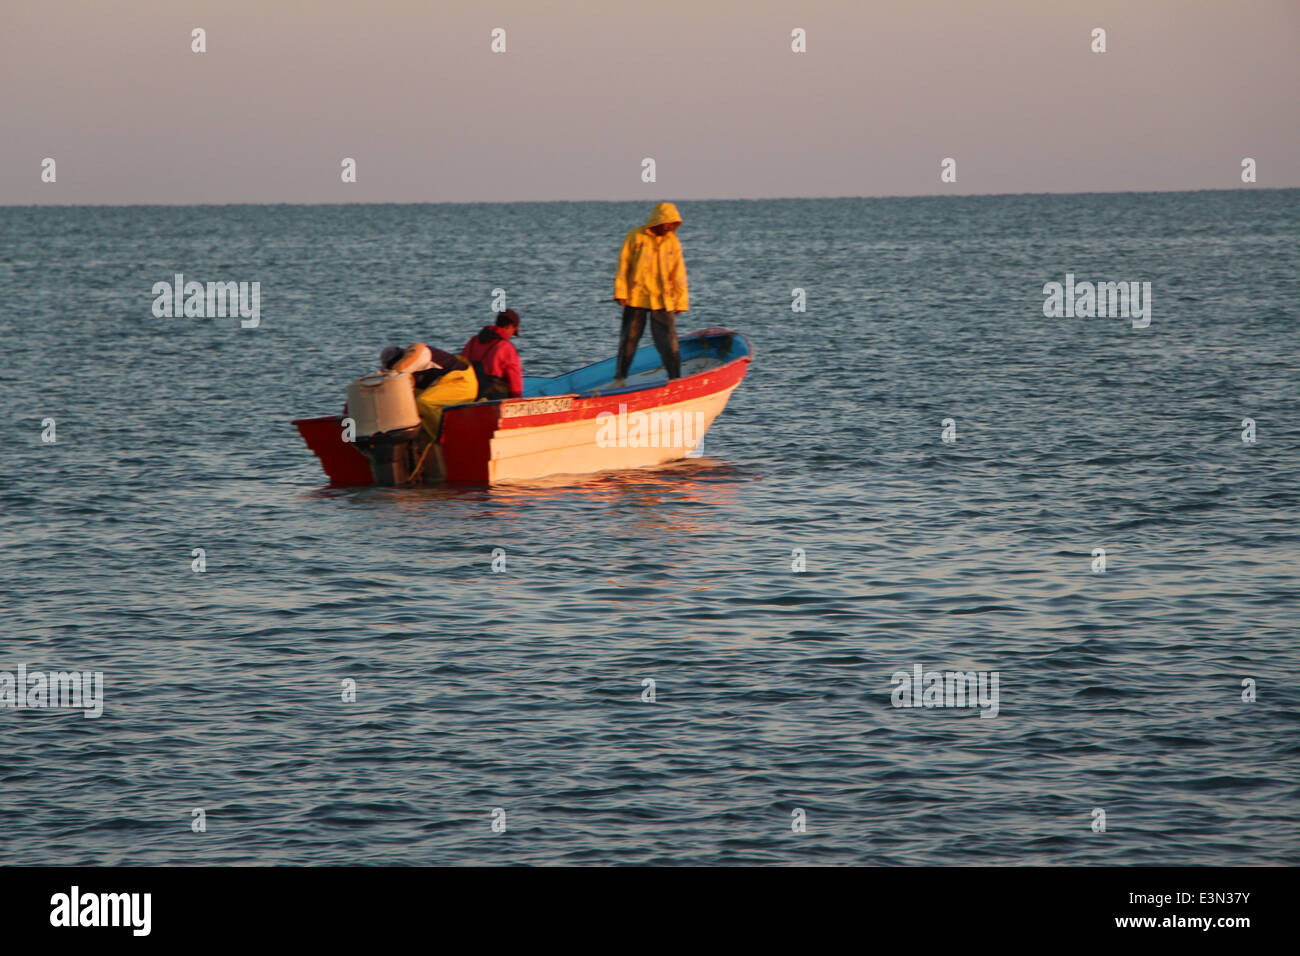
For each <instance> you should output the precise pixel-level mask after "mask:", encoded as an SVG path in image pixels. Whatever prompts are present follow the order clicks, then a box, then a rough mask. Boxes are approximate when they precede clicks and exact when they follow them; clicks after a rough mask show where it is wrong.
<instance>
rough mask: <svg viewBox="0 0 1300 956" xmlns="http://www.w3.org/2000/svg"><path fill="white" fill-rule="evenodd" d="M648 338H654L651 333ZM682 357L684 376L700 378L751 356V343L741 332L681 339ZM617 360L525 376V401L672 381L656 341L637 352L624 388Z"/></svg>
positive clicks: (630, 389) (613, 392)
mask: <svg viewBox="0 0 1300 956" xmlns="http://www.w3.org/2000/svg"><path fill="white" fill-rule="evenodd" d="M645 337H646V338H650V334H649V331H648V330H647V332H646V336H645ZM678 350H679V351H680V353H681V356H682V377H683V378H685V377H687V376H690V375H698V374H699V373H700V372H707V371H708V370H709V369H712V368H718V367H719V366H722V365H726V364H727V363H728V362H733V361H735V360H736V359H738V358H741V357H743V356H745V355H748V354H749V351H750V349H749V342H748V341H747V340H746V339H745V337H744V336H743V335H740V334H739V333H737V332H730V331H719V332H714V333H711V334H708V335H691V336H687V337H684V338H681V339H679V340H678ZM617 361H618V360H617V358H609V359H605V361H603V362H597V363H596V364H595V365H588V366H587V367H586V368H580V369H576V370H574V371H572V372H565V373H564V374H563V375H557V376H555V377H554V378H532V377H528V376H525V377H524V398H536V397H538V396H542V395H573V394H577V395H578V396H579V397H586V396H591V395H621V394H623V393H624V392H636V391H640V390H641V389H645V388H657V387H658V386H660V385H664V384H665V383H667V381H668V373H667V372H666V371H665V370H664V364H663V360H662V359H660V358H659V351H658V349H656V348H655V347H654V344H653V341H652V342H650V343H649V344H646V345H643V346H641V347H640V348H639V349H637V350H636V355H635V356H634V357H633V359H632V367H631V368H630V369H629V370H628V374H627V381H626V383H625V384H624V385H621V386H618V387H615V385H614V372H615V371H617Z"/></svg>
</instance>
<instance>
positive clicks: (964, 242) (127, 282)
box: [0, 189, 1300, 864]
mask: <svg viewBox="0 0 1300 956" xmlns="http://www.w3.org/2000/svg"><path fill="white" fill-rule="evenodd" d="M658 198H661V197H657V196H656V197H650V198H649V199H647V201H646V202H641V203H572V204H563V203H559V204H518V205H413V206H314V207H304V206H267V207H251V206H230V207H182V208H177V207H171V208H168V207H129V208H102V207H101V208H85V207H70V208H6V209H2V210H0V331H2V332H3V350H4V359H3V372H2V374H0V408H3V410H4V415H3V421H2V423H0V428H2V429H3V430H2V431H0V439H2V440H3V446H2V449H0V671H5V672H10V673H16V671H17V668H18V667H19V666H20V665H22V666H25V667H26V668H27V669H28V670H29V671H33V670H37V669H44V670H72V669H76V670H81V671H99V672H102V674H103V681H104V684H103V715H102V716H101V717H99V718H98V719H86V718H85V717H83V716H82V715H81V714H79V713H75V712H70V711H66V710H63V711H56V710H38V709H27V710H16V709H0V863H60V864H73V863H89V864H111V863H124V862H125V863H139V864H145V863H154V864H158V863H172V864H187V863H259V864H271V863H308V864H318V863H338V864H349V863H356V864H377V863H399V864H447V863H453V864H462V863H491V864H500V863H528V864H545V863H597V864H635V863H674V864H685V863H692V864H712V863H727V864H734V863H829V864H847V863H865V864H985V863H992V864H1008V863H1037V864H1157V863H1160V864H1182V863H1191V864H1260V863H1270V864H1281V863H1292V864H1294V863H1296V862H1298V861H1300V826H1298V825H1297V819H1298V817H1300V812H1298V811H1300V773H1298V772H1297V768H1298V767H1300V760H1298V759H1297V758H1300V665H1298V655H1297V651H1296V647H1297V643H1298V642H1300V609H1298V594H1300V527H1298V526H1297V508H1298V506H1300V345H1298V344H1297V334H1296V333H1297V302H1300V279H1298V278H1297V277H1298V276H1300V215H1298V214H1300V191H1294V190H1291V191H1253V190H1247V189H1242V190H1240V191H1231V192H1197V193H1163V194H1121V195H1080V196H1004V197H975V198H951V199H949V198H918V199H880V200H865V199H863V200H816V201H812V200H810V201H804V200H789V201H755V202H682V203H680V208H681V210H682V213H683V215H684V217H685V225H684V226H683V228H682V230H681V232H680V233H679V235H680V237H681V239H682V241H683V245H684V248H685V252H686V261H687V265H688V268H689V270H690V277H691V283H692V306H693V308H692V310H691V312H690V313H689V314H688V315H686V316H683V317H682V323H681V324H682V329H683V331H687V330H690V329H693V328H703V327H708V326H728V327H730V328H733V329H737V330H739V331H742V332H744V333H745V334H746V335H747V336H748V337H749V338H750V340H751V341H752V343H753V346H754V349H755V352H756V360H755V362H754V364H753V365H752V366H751V369H750V372H749V375H748V377H747V379H746V380H745V382H744V383H743V384H742V385H741V387H740V388H739V389H738V390H737V391H736V393H735V395H734V396H733V398H732V400H731V404H730V406H729V407H728V408H727V410H726V412H725V413H724V414H723V415H722V416H721V417H720V418H719V419H718V421H717V422H716V423H715V425H714V427H713V429H712V430H711V431H710V432H709V435H708V437H707V439H706V440H705V443H704V451H705V455H704V457H702V458H699V459H696V460H691V461H688V462H685V463H681V464H678V465H673V466H668V467H664V468H661V469H657V470H650V471H644V472H638V473H625V474H610V475H602V476H593V477H585V478H575V479H564V480H558V481H550V482H547V483H544V484H542V485H539V486H535V487H518V488H492V489H486V488H470V489H454V490H439V489H433V490H392V489H389V490H380V489H363V490H330V489H328V488H326V487H323V485H322V476H321V472H320V468H319V465H318V463H317V461H316V459H315V458H314V457H313V456H312V455H311V454H310V453H309V452H308V451H307V450H306V448H305V447H304V446H303V445H302V443H301V441H300V440H299V438H298V436H297V434H296V432H295V431H294V429H293V428H292V427H291V426H290V424H289V422H290V420H291V419H293V418H296V417H304V416H308V415H317V414H331V413H335V412H337V411H338V409H339V407H340V406H341V404H342V401H343V397H344V388H345V386H346V383H347V382H348V380H350V379H351V378H354V377H356V376H357V375H359V374H362V373H364V372H366V371H369V370H370V369H371V368H373V366H374V363H375V357H376V356H377V354H378V352H379V350H380V349H381V348H382V347H383V346H385V345H389V344H397V345H403V344H406V343H407V342H410V341H414V340H422V341H427V342H430V343H432V344H437V345H440V346H441V347H444V348H449V349H458V348H459V347H460V345H461V344H463V342H464V341H465V339H467V338H468V337H469V335H470V334H471V333H473V332H474V331H475V330H476V329H477V328H479V327H480V326H481V325H482V324H483V323H484V322H485V321H486V320H487V319H488V317H489V315H490V309H491V307H492V304H493V294H494V293H493V290H495V289H501V290H504V293H505V296H506V303H507V305H509V306H510V307H513V308H515V309H517V310H518V311H519V312H520V313H521V314H522V316H523V334H522V335H521V337H520V338H519V340H518V343H519V346H520V351H521V354H522V356H523V360H524V365H525V372H526V374H534V375H542V374H555V373H558V372H562V371H565V370H568V369H570V368H573V367H576V366H578V365H583V364H587V363H589V362H592V361H596V360H598V359H601V358H605V357H608V356H609V355H611V354H612V353H613V349H614V345H615V341H616V336H617V321H618V315H617V309H616V307H614V306H613V304H612V303H610V302H609V301H608V300H609V297H610V294H611V288H610V286H611V276H612V272H613V267H614V262H615V258H616V256H617V252H618V247H619V242H620V240H621V238H622V236H623V234H624V232H625V231H626V230H627V229H628V228H630V227H631V226H632V225H634V224H636V223H638V222H640V221H642V220H643V219H644V217H645V216H646V215H647V213H648V212H649V210H650V207H651V204H652V200H654V199H658ZM662 198H674V197H662ZM176 273H183V274H184V276H185V277H186V279H193V280H198V281H204V282H206V281H246V282H254V281H255V282H259V283H260V290H261V301H260V308H261V312H260V325H259V326H258V327H257V328H252V329H244V328H241V327H240V324H239V321H238V320H237V319H229V318H226V319H204V318H155V317H154V315H153V313H152V311H151V307H152V304H153V299H154V296H153V294H152V292H151V289H152V286H153V284H154V283H156V282H160V281H171V279H172V277H173V276H174V274H176ZM1067 273H1070V274H1073V275H1074V277H1075V281H1076V282H1083V281H1091V282H1102V281H1126V282H1127V281H1137V282H1139V283H1141V282H1150V284H1151V300H1150V301H1151V318H1150V325H1149V326H1148V327H1146V328H1133V326H1132V323H1131V322H1130V321H1129V320H1127V319H1123V318H1080V317H1075V318H1065V317H1062V318H1046V317H1045V316H1044V313H1043V303H1044V298H1045V296H1044V294H1043V291H1042V290H1043V285H1044V283H1047V282H1052V281H1057V282H1062V283H1064V282H1065V278H1066V274H1067ZM797 289H802V290H804V293H805V295H806V303H807V311H805V312H794V311H792V309H791V303H792V301H793V300H794V297H795V295H796V293H795V292H794V290H797ZM48 419H52V420H53V434H50V428H51V426H50V425H49V423H48V422H47V420H48ZM945 419H951V420H952V422H951V425H950V427H949V437H950V438H955V440H953V441H951V442H945V441H944V440H943V433H944V427H945V426H944V420H945ZM1244 419H1252V420H1253V421H1254V423H1255V441H1254V442H1247V441H1243V438H1242V435H1243V432H1244V431H1246V430H1247V427H1248V426H1247V425H1246V424H1244V423H1243V420H1244ZM45 437H53V438H54V439H55V440H54V441H53V442H49V441H46V440H44V438H45ZM497 548H501V549H504V552H505V561H506V567H505V569H504V570H503V571H501V572H496V571H494V570H493V568H492V553H493V549H497ZM196 549H202V552H203V560H204V562H205V566H206V570H205V571H203V572H202V573H199V572H196V571H194V570H193V566H194V563H195V562H196V560H197V559H196V557H195V550H196ZM1096 549H1104V551H1105V556H1104V560H1105V570H1104V571H1099V570H1095V568H1097V567H1098V565H1097V557H1096V556H1095V551H1096ZM801 565H802V566H803V567H804V568H805V570H802V571H800V570H795V568H796V567H798V566H801ZM916 665H921V667H922V671H923V673H924V672H927V671H957V670H960V671H978V672H985V673H986V674H987V675H990V676H991V675H992V674H993V673H994V672H996V674H997V675H998V679H999V683H998V703H997V714H996V716H995V717H982V716H980V714H981V710H983V711H985V712H988V711H989V708H979V707H975V708H972V707H969V706H963V707H957V706H954V707H919V708H899V707H895V706H893V691H894V690H895V687H896V686H898V685H897V684H896V683H895V682H894V680H893V677H894V674H895V672H897V671H907V672H909V673H911V672H912V671H913V669H914V667H915V666H916ZM346 681H354V682H355V688H356V691H355V694H356V699H355V701H348V702H345V701H344V699H343V696H344V695H343V688H344V687H345V683H344V682H346ZM647 681H653V682H654V683H653V697H654V700H653V701H649V700H646V699H643V698H644V697H649V696H650V690H651V685H649V684H647V683H646V682H647ZM1243 698H1245V699H1243ZM196 811H202V813H201V814H200V813H196ZM494 811H500V812H496V813H494ZM1099 814H1104V817H1102V816H1099ZM494 821H496V822H497V823H498V829H499V828H500V824H501V823H502V822H504V825H505V830H504V832H497V831H495V830H494V829H493V823H494ZM1103 821H1104V832H1098V831H1100V830H1101V824H1102V822H1103ZM801 829H802V830H803V832H798V831H800V830H801ZM196 830H198V831H199V832H196Z"/></svg>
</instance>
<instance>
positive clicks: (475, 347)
mask: <svg viewBox="0 0 1300 956" xmlns="http://www.w3.org/2000/svg"><path fill="white" fill-rule="evenodd" d="M518 331H519V313H518V312H516V311H515V310H514V309H506V310H505V311H504V312H502V313H500V314H499V315H497V320H496V324H495V325H485V326H483V330H482V331H481V332H479V334H478V335H476V336H474V337H473V338H472V339H470V340H469V341H468V342H466V343H465V347H464V348H463V349H461V350H460V354H461V355H463V356H465V358H467V359H469V360H470V361H471V362H473V363H475V365H476V366H477V367H479V368H482V370H483V374H482V375H480V376H479V378H480V380H481V381H480V382H479V398H486V399H488V400H492V399H498V398H520V397H521V396H522V395H523V394H524V369H523V365H522V364H521V363H520V361H519V353H518V352H517V351H515V347H514V344H513V343H512V342H511V341H510V339H511V338H513V337H514V335H515V334H516V333H517V332H518Z"/></svg>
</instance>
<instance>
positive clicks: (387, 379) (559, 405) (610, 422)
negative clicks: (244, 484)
mask: <svg viewBox="0 0 1300 956" xmlns="http://www.w3.org/2000/svg"><path fill="white" fill-rule="evenodd" d="M680 352H681V358H682V375H681V377H680V378H676V379H669V378H668V376H667V373H666V371H665V370H664V366H663V363H662V361H661V360H660V358H659V354H658V351H657V350H656V349H655V348H654V347H653V346H650V345H646V346H643V347H642V348H640V349H638V350H637V352H636V354H635V356H634V358H633V361H632V365H631V367H630V368H629V370H628V375H627V377H626V379H625V380H624V381H623V382H622V383H618V382H616V381H615V379H614V374H615V371H616V359H613V358H610V359H606V360H605V361H603V362H597V363H596V364H595V365H588V366H587V367H585V368H580V369H577V370H575V371H572V372H566V373H565V374H563V375H557V376H555V377H554V378H531V377H526V378H525V379H524V394H523V397H521V398H511V399H502V400H499V401H478V402H469V403H465V404H460V405H448V406H446V407H445V408H444V409H443V411H442V419H441V422H440V424H439V429H438V435H437V439H436V441H435V440H433V439H432V438H430V436H429V435H428V433H427V432H426V431H425V429H424V428H423V427H422V426H421V425H420V421H419V416H418V414H417V413H416V410H415V403H414V396H413V389H412V387H411V385H410V381H409V378H407V379H406V380H403V379H402V378H401V376H403V375H405V374H406V373H387V372H384V373H376V375H375V376H372V377H367V378H363V379H360V380H358V382H359V383H360V386H359V387H361V388H370V389H371V391H370V392H368V393H367V394H371V395H374V396H376V398H375V401H374V402H373V403H371V405H369V406H367V407H366V408H362V403H361V402H359V401H358V402H357V403H356V404H355V405H353V404H352V403H351V401H350V404H349V415H350V417H349V418H344V417H343V416H339V415H335V416H326V417H323V418H303V419H298V420H296V421H294V422H293V424H294V425H296V426H297V428H298V431H299V433H300V434H301V435H302V437H303V440H304V441H306V443H307V447H308V448H310V449H311V450H312V451H313V452H315V453H316V455H317V457H319V458H320V461H321V465H322V466H323V467H324V469H325V474H326V476H327V477H328V478H329V481H330V484H332V485H340V486H356V485H389V486H397V485H410V484H430V483H438V482H456V483H473V484H490V483H492V482H511V481H528V480H530V479H536V478H543V477H546V476H549V475H561V474H589V473H592V472H597V471H606V470H617V469H627V468H644V467H648V466H652V465H658V464H662V463H664V462H668V461H675V460H677V459H679V458H686V457H690V456H692V455H695V454H698V452H699V448H700V442H701V441H702V439H703V438H704V433H705V432H707V431H708V429H709V426H710V425H712V424H713V420H714V419H715V418H717V417H718V415H720V414H721V413H722V410H723V409H724V408H725V407H726V405H727V400H728V399H729V398H730V397H731V393H732V392H733V391H735V389H736V386H738V385H739V384H740V382H741V380H742V379H743V378H744V377H745V372H746V371H747V370H748V367H749V363H750V361H751V360H752V359H753V350H752V348H751V347H750V344H749V340H748V339H746V338H745V337H744V336H743V335H741V334H740V333H738V332H733V331H731V330H730V329H719V328H713V329H703V330H701V331H699V332H692V333H691V334H690V335H686V336H683V337H682V338H681V340H680ZM355 394H356V393H355V392H350V395H355Z"/></svg>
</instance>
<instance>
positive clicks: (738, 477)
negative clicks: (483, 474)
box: [307, 457, 755, 536]
mask: <svg viewBox="0 0 1300 956" xmlns="http://www.w3.org/2000/svg"><path fill="white" fill-rule="evenodd" d="M753 480H755V478H754V476H753V475H750V474H747V473H745V472H744V471H742V470H741V469H739V468H737V467H736V466H735V465H734V464H732V463H731V462H727V461H724V460H722V459H717V458H708V457H700V458H686V459H682V460H679V461H673V462H668V463H665V464H663V465H659V466H655V467H650V468H637V469H629V470H626V471H612V472H600V473H597V474H592V475H551V476H549V477H546V478H539V479H534V480H532V481H528V482H518V483H499V484H492V485H416V486H409V487H405V488H384V487H377V486H370V487H363V488H329V487H326V488H318V489H314V490H313V491H310V492H308V493H307V496H308V497H315V498H321V499H325V500H329V499H335V500H337V499H342V500H345V501H347V502H349V503H352V504H356V505H359V506H361V507H367V508H373V507H382V508H383V509H384V510H390V509H397V511H398V512H400V513H403V514H407V515H419V516H420V517H421V518H423V519H424V520H426V521H427V520H429V519H431V518H436V517H437V513H438V511H439V510H440V508H441V507H444V506H446V505H461V506H465V505H468V506H471V509H472V510H468V511H466V510H464V509H463V508H462V509H459V510H460V514H459V516H458V517H459V518H496V519H502V518H505V519H507V520H509V519H511V518H519V517H523V516H524V515H526V514H528V513H529V512H530V511H532V510H533V509H535V508H539V507H540V508H542V509H543V510H546V509H549V508H550V507H552V506H554V507H557V508H561V509H563V510H565V511H572V510H575V509H577V510H585V506H591V505H596V506H602V505H604V506H609V510H610V511H612V512H613V513H615V514H618V515H623V516H625V517H626V516H631V517H632V518H633V520H632V521H631V522H630V523H628V524H626V525H624V526H623V527H624V529H625V530H628V531H636V532H641V533H647V534H651V535H656V536H658V535H663V534H697V533H709V532H713V531H717V530H718V528H719V523H718V522H714V521H704V520H702V518H701V514H700V513H699V512H696V511H694V510H689V511H688V510H683V509H682V508H681V507H680V506H682V505H685V506H688V508H692V509H693V508H694V507H695V506H698V505H708V506H713V507H719V506H729V505H732V504H734V503H735V501H736V497H737V492H738V490H739V488H740V486H741V485H744V484H747V483H748V482H750V481H753ZM476 505H477V506H480V507H474V506H476ZM418 527H420V526H419V525H412V528H413V529H415V528H418ZM498 530H508V529H498Z"/></svg>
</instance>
